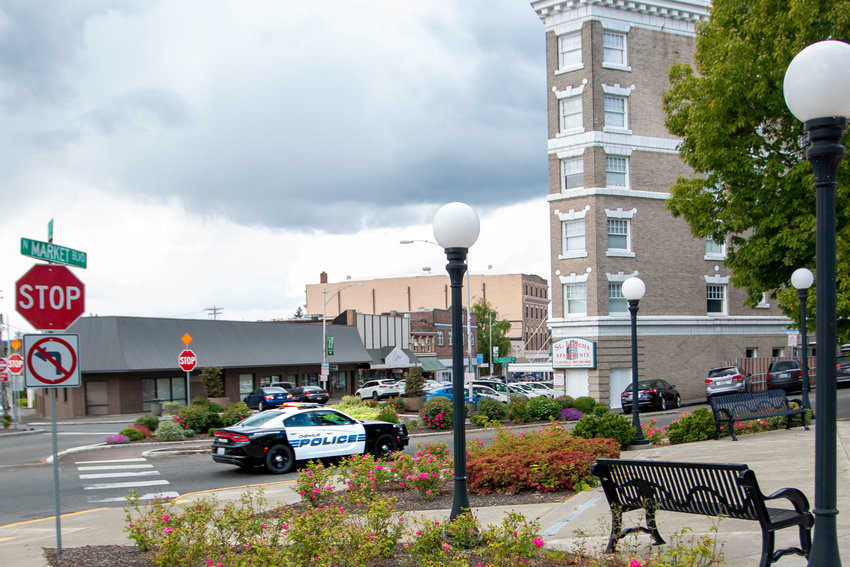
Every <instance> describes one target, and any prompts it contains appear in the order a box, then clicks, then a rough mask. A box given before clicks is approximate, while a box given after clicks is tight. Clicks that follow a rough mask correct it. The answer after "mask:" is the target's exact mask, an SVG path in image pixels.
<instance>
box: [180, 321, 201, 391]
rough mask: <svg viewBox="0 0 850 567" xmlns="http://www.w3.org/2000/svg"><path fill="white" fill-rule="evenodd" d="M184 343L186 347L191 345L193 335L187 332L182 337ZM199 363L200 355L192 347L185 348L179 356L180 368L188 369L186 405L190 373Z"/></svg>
mask: <svg viewBox="0 0 850 567" xmlns="http://www.w3.org/2000/svg"><path fill="white" fill-rule="evenodd" d="M181 340H182V341H183V344H184V345H186V347H188V346H189V343H191V342H192V335H190V334H189V333H186V334H185V335H183V337H182V339H181ZM197 363H198V357H197V356H195V353H194V352H193V351H192V349H190V348H185V349H183V350H182V351H181V352H180V354H179V355H178V356H177V364H178V365H180V368H182V369H183V370H185V371H186V407H189V404H190V401H189V374H191V373H192V370H194V368H195V365H196V364H197Z"/></svg>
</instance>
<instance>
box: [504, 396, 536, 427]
mask: <svg viewBox="0 0 850 567" xmlns="http://www.w3.org/2000/svg"><path fill="white" fill-rule="evenodd" d="M508 419H510V420H511V421H513V422H516V423H525V422H526V421H528V420H529V419H531V418H530V417H529V413H528V402H526V401H519V400H518V401H514V402H512V403H511V404H510V405H509V406H508Z"/></svg>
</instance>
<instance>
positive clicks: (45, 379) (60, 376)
mask: <svg viewBox="0 0 850 567" xmlns="http://www.w3.org/2000/svg"><path fill="white" fill-rule="evenodd" d="M79 345H80V338H79V336H78V335H24V360H25V361H26V368H27V371H26V376H25V380H24V385H25V386H26V387H27V388H75V387H77V386H80V384H81V381H80V357H79V355H78V354H77V353H78V351H79Z"/></svg>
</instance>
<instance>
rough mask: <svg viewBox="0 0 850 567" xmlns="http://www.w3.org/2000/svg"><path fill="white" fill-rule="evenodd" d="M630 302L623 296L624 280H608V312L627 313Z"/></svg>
mask: <svg viewBox="0 0 850 567" xmlns="http://www.w3.org/2000/svg"><path fill="white" fill-rule="evenodd" d="M628 310H629V303H628V301H627V300H626V298H625V297H623V282H608V313H626V312H628Z"/></svg>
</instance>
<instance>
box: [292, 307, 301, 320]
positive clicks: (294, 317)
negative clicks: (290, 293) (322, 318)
mask: <svg viewBox="0 0 850 567" xmlns="http://www.w3.org/2000/svg"><path fill="white" fill-rule="evenodd" d="M292 318H293V319H303V318H304V309H302V308H301V306H300V305H299V306H298V309H296V310H295V313H293V314H292Z"/></svg>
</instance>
